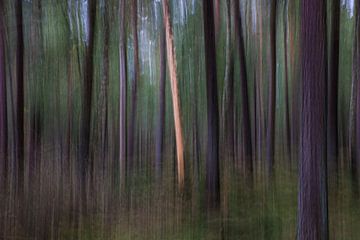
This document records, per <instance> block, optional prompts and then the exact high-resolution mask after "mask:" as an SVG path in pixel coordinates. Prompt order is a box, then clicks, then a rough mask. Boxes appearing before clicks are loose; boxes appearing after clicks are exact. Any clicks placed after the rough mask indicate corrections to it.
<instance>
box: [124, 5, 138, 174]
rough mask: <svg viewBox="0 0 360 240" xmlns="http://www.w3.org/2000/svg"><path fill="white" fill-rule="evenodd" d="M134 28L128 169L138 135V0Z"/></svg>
mask: <svg viewBox="0 0 360 240" xmlns="http://www.w3.org/2000/svg"><path fill="white" fill-rule="evenodd" d="M131 16H132V30H133V44H134V75H133V81H132V85H131V102H130V104H131V106H130V119H129V121H130V122H129V128H128V131H129V132H128V137H129V138H128V152H127V155H128V170H129V171H132V169H133V165H134V161H135V160H134V149H135V136H136V132H135V131H136V128H135V126H136V115H137V85H138V81H139V41H138V31H137V0H133V1H132V15H131Z"/></svg>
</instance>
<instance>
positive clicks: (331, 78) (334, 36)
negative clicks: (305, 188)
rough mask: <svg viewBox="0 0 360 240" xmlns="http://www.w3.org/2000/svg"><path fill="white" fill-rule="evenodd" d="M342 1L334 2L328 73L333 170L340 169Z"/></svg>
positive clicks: (328, 107) (328, 111)
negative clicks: (339, 124)
mask: <svg viewBox="0 0 360 240" xmlns="http://www.w3.org/2000/svg"><path fill="white" fill-rule="evenodd" d="M339 30H340V0H333V1H332V16H331V33H330V34H331V36H330V38H329V39H330V46H329V47H330V49H329V53H330V58H329V73H328V103H327V104H328V105H327V114H328V115H327V156H328V158H329V159H328V160H329V163H330V164H331V165H330V166H331V169H332V170H335V171H337V168H338V166H337V165H338V112H337V108H338V82H339V36H340V33H339Z"/></svg>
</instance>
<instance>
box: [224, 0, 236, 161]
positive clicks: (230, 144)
mask: <svg viewBox="0 0 360 240" xmlns="http://www.w3.org/2000/svg"><path fill="white" fill-rule="evenodd" d="M226 7H227V10H226V68H225V79H224V82H225V87H224V96H223V104H224V107H223V111H224V136H225V152H226V157H227V158H228V159H229V160H230V159H231V163H233V162H234V161H233V159H234V54H233V35H232V34H231V28H232V23H231V2H230V0H226Z"/></svg>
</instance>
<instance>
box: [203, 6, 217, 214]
mask: <svg viewBox="0 0 360 240" xmlns="http://www.w3.org/2000/svg"><path fill="white" fill-rule="evenodd" d="M203 16H204V38H205V69H206V96H207V119H208V136H207V138H208V139H207V158H206V195H207V206H208V207H209V208H210V209H217V208H219V206H220V170H219V109H218V98H217V79H216V76H217V71H216V52H215V49H216V48H215V29H214V9H213V2H212V1H207V0H204V1H203Z"/></svg>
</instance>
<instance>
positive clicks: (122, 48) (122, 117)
mask: <svg viewBox="0 0 360 240" xmlns="http://www.w3.org/2000/svg"><path fill="white" fill-rule="evenodd" d="M126 47H127V46H126V29H125V0H120V40H119V58H120V59H119V62H120V66H119V69H120V79H119V82H120V84H119V85H120V97H119V131H120V139H119V141H120V153H119V156H120V178H121V181H120V184H122V185H123V184H124V182H125V179H126V168H127V166H126V114H127V113H126V95H127V93H126V89H127V74H126V69H127V60H126V59H127V56H126Z"/></svg>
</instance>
